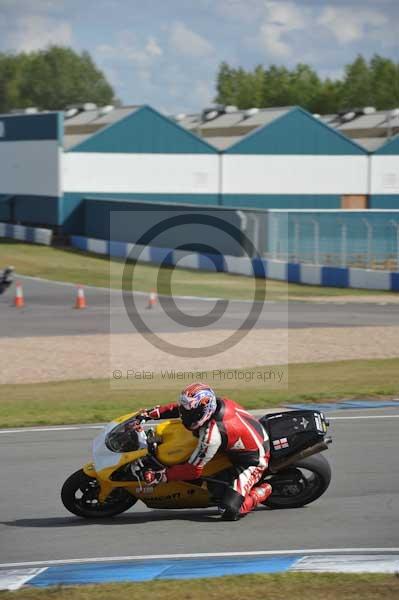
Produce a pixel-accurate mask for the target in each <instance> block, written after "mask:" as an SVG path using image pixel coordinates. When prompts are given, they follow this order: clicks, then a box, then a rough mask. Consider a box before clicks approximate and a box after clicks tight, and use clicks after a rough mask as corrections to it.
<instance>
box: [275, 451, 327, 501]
mask: <svg viewBox="0 0 399 600" xmlns="http://www.w3.org/2000/svg"><path fill="white" fill-rule="evenodd" d="M267 481H268V482H269V483H271V485H272V487H273V492H272V494H271V496H269V498H268V499H267V500H266V502H264V503H263V504H264V505H265V506H268V507H269V508H299V507H301V506H305V505H306V504H310V503H311V502H314V501H315V500H317V498H320V496H322V494H324V492H325V491H326V489H327V488H328V486H329V485H330V481H331V467H330V464H329V462H328V460H327V459H326V458H325V457H324V456H323V455H322V454H315V455H313V456H309V457H308V458H304V459H303V460H300V461H298V462H297V463H295V464H294V465H291V466H290V467H288V468H287V469H286V470H284V471H281V472H280V473H277V474H276V475H274V476H273V477H272V478H271V479H267Z"/></svg>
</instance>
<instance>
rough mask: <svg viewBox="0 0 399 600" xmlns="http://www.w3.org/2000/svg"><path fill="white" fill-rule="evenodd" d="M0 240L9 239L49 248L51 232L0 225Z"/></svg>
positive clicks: (37, 228) (36, 228) (8, 224)
mask: <svg viewBox="0 0 399 600" xmlns="http://www.w3.org/2000/svg"><path fill="white" fill-rule="evenodd" d="M0 238H11V239H13V240H20V241H21V242H30V243H32V244H43V245H45V246H51V242H52V239H53V232H52V230H51V229H43V228H42V227H25V226H24V225H12V224H11V223H0Z"/></svg>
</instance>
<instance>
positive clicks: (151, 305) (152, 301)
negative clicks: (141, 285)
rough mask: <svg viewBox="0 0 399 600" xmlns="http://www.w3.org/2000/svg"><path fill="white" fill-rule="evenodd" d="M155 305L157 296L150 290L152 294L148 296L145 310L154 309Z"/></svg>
mask: <svg viewBox="0 0 399 600" xmlns="http://www.w3.org/2000/svg"><path fill="white" fill-rule="evenodd" d="M156 303H157V295H156V293H155V292H154V290H152V292H150V295H149V296H148V304H147V308H154V306H155V305H156Z"/></svg>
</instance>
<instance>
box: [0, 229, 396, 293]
mask: <svg viewBox="0 0 399 600" xmlns="http://www.w3.org/2000/svg"><path fill="white" fill-rule="evenodd" d="M0 264H1V265H7V264H11V265H13V266H14V267H15V269H16V270H17V272H18V273H20V274H21V275H31V276H35V277H43V278H46V279H52V280H55V281H67V282H71V283H76V284H82V285H93V286H99V287H109V286H110V287H113V288H119V287H120V282H121V275H122V272H123V265H124V262H123V261H120V260H116V259H113V260H112V261H110V260H109V259H108V258H107V257H101V256H98V255H95V254H90V253H86V252H79V251H77V250H73V249H67V248H64V249H61V248H52V247H50V248H48V247H46V246H38V245H34V244H24V243H22V242H16V241H10V240H0ZM110 266H111V268H110ZM161 271H162V274H163V276H164V277H166V278H168V274H170V271H171V270H170V269H162V270H161ZM158 273H159V269H158V267H156V266H151V265H145V264H138V265H137V266H136V267H135V270H134V281H133V284H134V289H135V290H137V291H144V292H149V291H150V290H152V289H157V278H158ZM162 279H163V278H162V277H161V280H162ZM162 287H163V286H162V282H161V290H160V291H162V292H163V290H162ZM158 289H159V288H158ZM172 292H173V294H175V295H185V296H210V297H218V298H231V299H252V298H253V297H254V285H253V280H252V278H248V277H242V276H239V275H228V274H226V273H206V272H199V271H192V270H189V269H175V270H174V271H173V276H172ZM287 294H288V297H289V298H295V299H303V300H306V299H311V297H312V296H342V295H345V296H347V295H349V296H353V295H358V296H367V295H369V294H370V292H369V291H368V290H348V289H340V288H327V287H319V286H311V285H298V284H293V283H290V284H287V283H285V282H280V281H271V280H268V281H267V285H266V299H267V300H286V299H287ZM372 294H373V295H376V294H381V295H382V296H383V295H385V294H386V292H374V291H373V292H372Z"/></svg>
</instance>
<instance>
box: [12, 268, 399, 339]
mask: <svg viewBox="0 0 399 600" xmlns="http://www.w3.org/2000/svg"><path fill="white" fill-rule="evenodd" d="M19 279H20V281H21V282H22V284H23V289H24V294H25V301H26V305H25V307H24V308H23V309H19V310H15V308H14V307H13V296H14V289H13V288H12V289H10V290H8V291H7V293H6V294H4V295H2V296H0V334H1V335H2V336H4V337H26V336H51V335H87V334H96V333H109V332H110V331H112V332H113V333H131V332H136V331H137V322H136V320H135V317H134V314H133V318H132V319H129V318H128V316H127V312H126V309H125V306H124V304H123V301H122V298H121V296H120V294H119V293H118V292H117V291H113V292H111V294H110V293H109V291H108V290H105V289H101V288H93V287H87V288H85V294H86V299H87V304H88V307H87V308H86V309H85V310H74V309H73V305H74V302H75V296H76V288H75V287H74V286H72V285H70V284H62V283H56V282H47V281H44V280H35V279H32V278H27V277H19ZM134 299H135V304H136V310H135V311H133V313H135V312H136V313H138V314H139V315H140V316H141V318H142V319H144V321H145V323H146V324H147V325H148V327H149V328H150V330H151V331H154V332H159V333H161V332H178V331H188V326H187V325H185V324H181V323H178V320H179V314H178V309H180V310H181V311H182V312H183V313H184V314H188V315H191V316H193V317H194V318H198V317H200V316H203V315H206V314H207V313H208V312H209V311H210V310H213V309H214V307H215V300H206V299H196V298H190V299H185V300H182V299H178V300H177V301H176V304H177V307H172V308H171V309H170V311H169V313H168V314H167V313H165V311H164V309H163V307H162V306H161V305H160V304H159V303H157V305H156V306H155V308H153V309H152V310H147V308H146V306H147V303H148V297H147V296H146V295H143V294H135V295H134ZM266 299H267V297H266ZM250 310H251V303H250V302H246V301H231V302H229V303H228V306H227V309H226V311H225V312H224V308H223V307H221V306H216V308H215V309H214V319H213V323H210V324H209V325H205V326H204V325H201V327H203V328H205V329H206V328H208V329H224V330H236V329H238V327H240V325H241V324H242V323H243V321H244V320H245V318H246V317H247V315H248V314H249V311H250ZM223 313H224V314H223ZM373 325H374V326H384V325H388V326H389V325H399V305H398V304H389V303H386V302H384V297H383V296H381V302H378V303H364V302H358V303H357V302H355V303H347V304H341V303H334V302H329V303H328V304H326V303H316V302H314V303H312V302H288V303H284V302H268V301H266V302H265V303H264V304H263V306H262V305H261V306H260V315H259V318H258V320H257V322H256V324H255V327H257V328H261V329H268V328H283V329H286V328H287V327H289V328H308V327H348V326H352V327H353V326H359V327H361V326H373ZM194 326H195V325H193V324H191V326H189V327H190V328H192V327H194Z"/></svg>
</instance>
